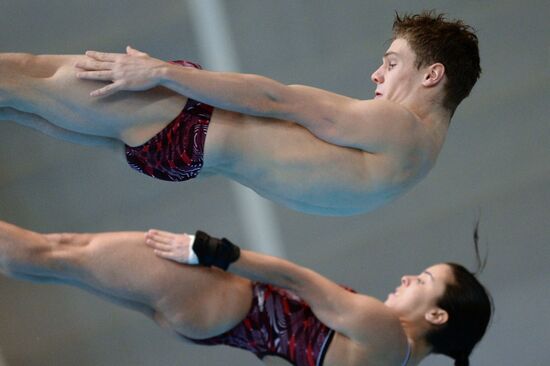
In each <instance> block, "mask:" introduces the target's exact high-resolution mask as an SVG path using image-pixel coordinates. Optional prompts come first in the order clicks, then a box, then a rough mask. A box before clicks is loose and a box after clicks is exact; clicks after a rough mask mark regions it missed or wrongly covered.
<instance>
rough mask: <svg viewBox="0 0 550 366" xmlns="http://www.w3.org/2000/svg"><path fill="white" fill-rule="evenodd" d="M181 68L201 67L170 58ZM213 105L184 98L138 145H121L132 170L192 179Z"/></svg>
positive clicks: (169, 178)
mask: <svg viewBox="0 0 550 366" xmlns="http://www.w3.org/2000/svg"><path fill="white" fill-rule="evenodd" d="M171 63H173V64H177V65H181V66H183V67H194V68H197V69H200V68H201V66H200V65H198V64H195V63H192V62H189V61H172V62H171ZM213 110H214V108H213V107H212V106H210V105H208V104H204V103H201V102H198V101H196V100H194V99H191V98H188V99H187V103H186V104H185V106H184V107H183V110H182V111H181V112H180V114H178V115H177V116H176V118H174V120H173V121H172V122H170V123H169V124H168V125H167V126H166V127H165V128H164V129H163V130H162V131H160V132H159V133H158V134H156V135H155V136H153V137H152V138H151V139H150V140H149V141H147V142H146V143H144V144H143V145H140V146H135V147H132V146H128V145H126V146H125V151H126V160H127V162H128V164H129V165H130V166H131V167H132V168H134V169H135V170H137V171H139V172H141V173H144V174H147V175H149V176H151V177H154V178H158V179H162V180H167V181H178V182H179V181H184V180H188V179H191V178H195V177H196V176H197V175H198V174H199V172H200V170H201V168H202V165H203V156H204V142H205V140H206V132H207V131H208V124H209V123H210V118H211V117H212V111H213Z"/></svg>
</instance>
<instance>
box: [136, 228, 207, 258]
mask: <svg viewBox="0 0 550 366" xmlns="http://www.w3.org/2000/svg"><path fill="white" fill-rule="evenodd" d="M145 244H147V246H149V247H151V248H153V249H154V252H155V254H156V255H158V256H159V257H162V258H166V259H170V260H173V261H175V262H179V263H186V264H197V263H196V262H195V261H193V260H192V262H193V263H190V262H189V259H190V256H189V254H190V244H191V237H190V236H189V235H187V234H185V233H184V234H175V233H171V232H168V231H161V230H155V229H151V230H149V231H148V232H147V233H146V234H145Z"/></svg>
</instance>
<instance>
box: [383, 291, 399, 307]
mask: <svg viewBox="0 0 550 366" xmlns="http://www.w3.org/2000/svg"><path fill="white" fill-rule="evenodd" d="M396 296H397V295H396V294H395V292H390V293H389V294H388V297H387V298H386V301H384V304H385V305H386V306H388V307H390V308H391V307H392V306H393V304H394V302H395V297H396Z"/></svg>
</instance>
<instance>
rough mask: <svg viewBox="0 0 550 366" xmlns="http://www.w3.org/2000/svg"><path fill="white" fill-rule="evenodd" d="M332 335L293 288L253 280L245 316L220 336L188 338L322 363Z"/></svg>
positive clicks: (309, 365)
mask: <svg viewBox="0 0 550 366" xmlns="http://www.w3.org/2000/svg"><path fill="white" fill-rule="evenodd" d="M333 336H334V330H332V329H330V328H328V327H327V326H326V325H324V324H323V323H321V321H320V320H319V319H318V318H317V317H316V316H315V315H314V314H313V312H312V310H311V308H310V307H309V306H308V305H307V304H306V303H305V302H304V301H303V300H302V299H300V298H299V297H297V296H296V295H294V294H293V293H292V292H289V291H286V290H283V289H281V288H278V287H276V286H272V285H268V284H264V283H254V284H253V301H252V306H251V308H250V311H249V312H248V314H247V316H246V317H245V319H243V320H242V321H241V322H240V323H239V324H237V325H236V326H235V327H234V328H233V329H230V330H229V331H227V332H225V333H223V334H221V335H219V336H216V337H212V338H208V339H201V340H195V339H191V341H193V342H194V343H197V344H202V345H227V346H231V347H236V348H241V349H244V350H246V351H249V352H252V353H254V354H255V355H256V356H257V357H258V358H260V359H262V358H263V357H265V356H278V357H282V358H284V359H286V360H287V361H289V362H290V363H292V364H293V365H296V366H321V365H322V364H323V360H324V357H325V354H326V351H327V349H328V347H329V345H330V342H331V340H332V337H333Z"/></svg>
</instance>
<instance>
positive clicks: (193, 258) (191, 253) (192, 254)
mask: <svg viewBox="0 0 550 366" xmlns="http://www.w3.org/2000/svg"><path fill="white" fill-rule="evenodd" d="M188 236H189V239H191V241H190V242H189V255H188V257H187V263H188V264H199V257H197V255H196V254H195V251H194V250H193V244H194V243H195V235H188Z"/></svg>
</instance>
